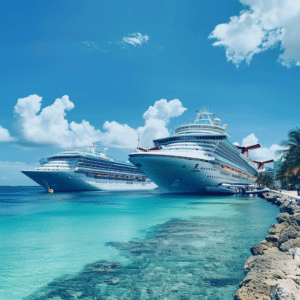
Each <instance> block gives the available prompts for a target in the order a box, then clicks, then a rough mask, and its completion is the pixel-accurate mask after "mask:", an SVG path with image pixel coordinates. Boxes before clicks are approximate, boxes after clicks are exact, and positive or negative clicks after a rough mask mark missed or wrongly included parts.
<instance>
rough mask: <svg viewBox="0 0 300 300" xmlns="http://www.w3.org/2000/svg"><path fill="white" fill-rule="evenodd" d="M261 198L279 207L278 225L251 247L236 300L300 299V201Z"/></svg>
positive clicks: (282, 197) (269, 195)
mask: <svg viewBox="0 0 300 300" xmlns="http://www.w3.org/2000/svg"><path fill="white" fill-rule="evenodd" d="M261 198H263V199H265V200H267V201H268V202H271V203H272V204H274V205H278V206H280V214H279V215H278V216H277V217H276V219H277V222H278V223H277V224H272V227H271V228H270V229H269V230H268V233H269V234H270V235H268V236H266V237H265V239H264V240H262V241H261V242H259V243H258V244H257V245H255V246H253V247H252V248H251V253H252V256H250V257H249V258H248V260H247V261H246V263H245V265H244V271H245V274H246V276H245V278H244V280H242V281H241V282H240V284H239V289H238V291H237V293H236V294H235V296H234V300H252V299H256V300H270V299H271V300H300V201H299V200H297V199H295V198H292V197H289V196H286V195H281V194H279V193H275V192H268V193H264V194H263V195H262V196H261Z"/></svg>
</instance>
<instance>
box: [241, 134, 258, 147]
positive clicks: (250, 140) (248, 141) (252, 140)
mask: <svg viewBox="0 0 300 300" xmlns="http://www.w3.org/2000/svg"><path fill="white" fill-rule="evenodd" d="M255 144H258V138H257V137H256V136H255V135H254V133H251V134H249V135H248V136H247V137H245V138H243V142H242V146H244V147H247V146H251V145H255Z"/></svg>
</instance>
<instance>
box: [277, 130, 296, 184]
mask: <svg viewBox="0 0 300 300" xmlns="http://www.w3.org/2000/svg"><path fill="white" fill-rule="evenodd" d="M280 144H281V145H282V146H285V147H286V149H284V150H278V151H277V154H283V158H284V162H283V163H282V165H281V167H280V169H279V171H278V174H277V176H276V177H278V178H281V179H282V180H284V178H287V177H288V181H289V182H291V183H295V182H296V181H298V180H299V179H298V174H293V170H295V169H296V168H297V167H298V166H300V129H299V128H298V127H296V129H293V130H291V131H290V132H289V134H288V140H285V141H282V142H281V143H280Z"/></svg>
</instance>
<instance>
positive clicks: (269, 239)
mask: <svg viewBox="0 0 300 300" xmlns="http://www.w3.org/2000/svg"><path fill="white" fill-rule="evenodd" d="M278 240H279V234H274V235H268V236H266V241H267V242H272V243H278Z"/></svg>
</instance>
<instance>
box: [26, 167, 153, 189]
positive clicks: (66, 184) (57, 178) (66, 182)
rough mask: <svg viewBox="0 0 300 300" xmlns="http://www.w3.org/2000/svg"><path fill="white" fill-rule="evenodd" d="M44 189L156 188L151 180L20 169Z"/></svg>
mask: <svg viewBox="0 0 300 300" xmlns="http://www.w3.org/2000/svg"><path fill="white" fill-rule="evenodd" d="M22 173H23V174H25V175H26V176H28V177H29V178H30V179H32V180H34V181H35V182H36V183H37V184H39V185H41V186H42V187H44V188H45V189H47V190H49V189H52V190H54V191H60V192H67V191H133V190H152V189H155V188H157V186H156V185H155V184H154V183H153V182H129V181H127V182H126V181H123V182H120V181H118V180H108V179H100V178H99V179H98V178H94V177H89V176H86V175H85V174H83V173H77V172H66V171H22Z"/></svg>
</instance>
